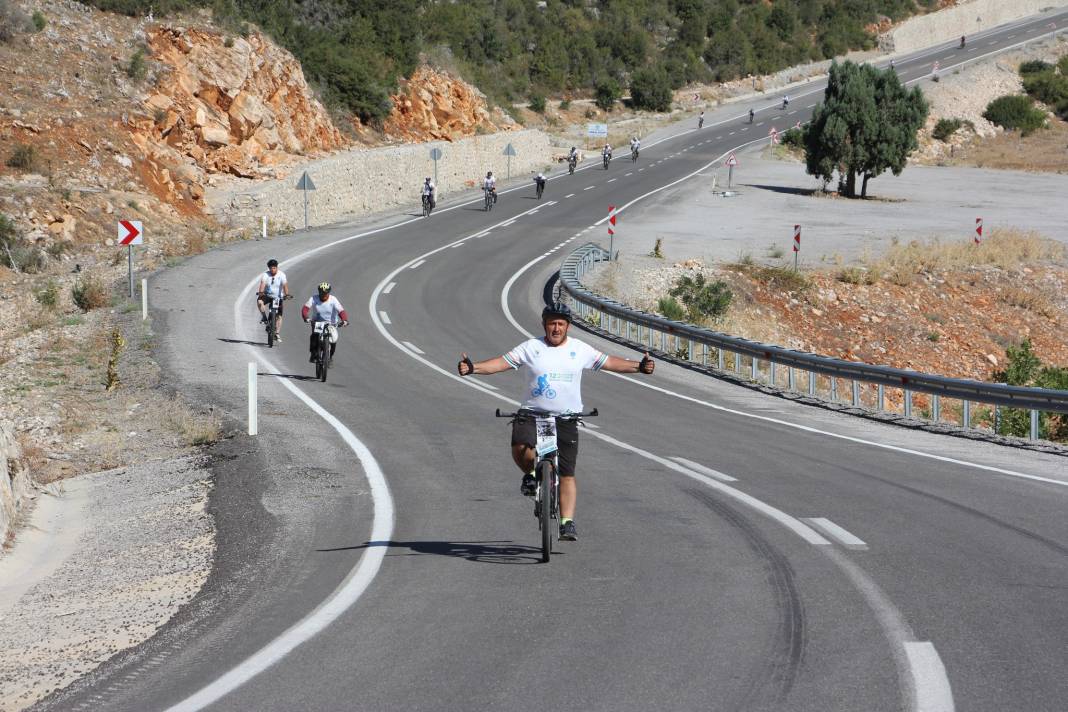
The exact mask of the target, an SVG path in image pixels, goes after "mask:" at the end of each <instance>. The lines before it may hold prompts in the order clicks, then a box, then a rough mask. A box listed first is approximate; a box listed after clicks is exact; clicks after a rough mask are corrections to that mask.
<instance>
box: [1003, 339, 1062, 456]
mask: <svg viewBox="0 0 1068 712" xmlns="http://www.w3.org/2000/svg"><path fill="white" fill-rule="evenodd" d="M1005 356H1006V358H1007V361H1008V363H1007V364H1006V366H1005V369H1004V370H1002V371H996V372H995V373H994V374H993V377H994V380H995V381H997V382H998V383H1007V384H1009V385H1012V386H1031V387H1035V388H1049V389H1053V390H1068V368H1064V367H1058V366H1046V365H1044V364H1043V363H1042V360H1041V359H1039V357H1038V356H1037V355H1036V354H1035V352H1034V349H1033V348H1032V346H1031V342H1030V340H1025V341H1024V342H1023V343H1021V344H1020V345H1019V346H1009V347H1008V348H1006V349H1005ZM1038 431H1039V437H1044V438H1046V439H1049V440H1058V441H1064V440H1068V418H1065V417H1064V416H1059V415H1052V416H1051V414H1049V413H1040V414H1039V417H1038ZM1030 432H1031V413H1030V411H1027V410H1020V409H1016V408H1005V409H1003V410H1002V411H1001V422H1000V424H999V426H998V433H999V434H1001V435H1015V436H1017V437H1026V436H1027V435H1028V434H1029V433H1030Z"/></svg>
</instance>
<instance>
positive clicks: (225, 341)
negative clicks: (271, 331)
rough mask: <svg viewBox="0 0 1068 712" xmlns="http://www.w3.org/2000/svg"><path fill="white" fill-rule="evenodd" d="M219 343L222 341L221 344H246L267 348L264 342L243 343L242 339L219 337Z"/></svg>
mask: <svg viewBox="0 0 1068 712" xmlns="http://www.w3.org/2000/svg"><path fill="white" fill-rule="evenodd" d="M219 341H222V342H224V343H227V344H248V345H249V346H263V347H266V346H267V342H265V341H243V340H242V339H224V338H222V337H221V336H220V337H219Z"/></svg>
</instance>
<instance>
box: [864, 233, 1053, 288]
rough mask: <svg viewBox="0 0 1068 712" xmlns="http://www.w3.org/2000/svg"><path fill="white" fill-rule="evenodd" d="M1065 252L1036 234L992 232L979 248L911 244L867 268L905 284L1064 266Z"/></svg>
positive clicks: (962, 243)
mask: <svg viewBox="0 0 1068 712" xmlns="http://www.w3.org/2000/svg"><path fill="white" fill-rule="evenodd" d="M1066 261H1068V251H1066V249H1065V246H1064V245H1062V244H1061V243H1059V242H1055V241H1053V240H1050V239H1049V238H1046V237H1042V236H1041V235H1039V234H1038V233H1036V232H1027V231H1024V230H1015V229H994V230H991V231H990V235H989V236H988V237H987V238H986V239H984V240H983V242H982V243H981V244H979V245H976V244H975V243H973V242H972V241H971V240H960V241H955V242H940V241H938V240H932V241H928V242H919V241H916V240H914V241H912V242H910V243H908V244H907V245H894V246H892V247H891V248H890V249H888V250H887V251H886V252H885V253H884V254H883V255H882V256H881V257H879V258H877V259H876V260H874V261H873V262H872V263H871V265H870V268H871V270H872V271H874V272H875V273H877V274H885V275H887V278H888V279H889V280H890V281H891V282H894V283H895V284H902V285H904V284H909V283H910V282H911V281H912V276H913V275H917V274H923V273H927V272H935V271H938V270H949V269H968V268H971V267H982V266H990V267H999V268H1001V269H1014V268H1016V267H1021V266H1023V265H1028V264H1039V263H1049V262H1052V263H1056V264H1065V263H1066Z"/></svg>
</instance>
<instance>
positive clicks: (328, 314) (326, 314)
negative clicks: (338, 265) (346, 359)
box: [300, 282, 349, 363]
mask: <svg viewBox="0 0 1068 712" xmlns="http://www.w3.org/2000/svg"><path fill="white" fill-rule="evenodd" d="M330 290H331V287H330V283H329V282H322V283H321V284H319V289H318V291H317V293H316V294H314V295H312V298H311V299H309V300H308V301H306V302H304V306H303V307H302V308H301V310H300V316H301V318H302V319H304V323H305V324H307V323H308V322H309V321H310V322H311V324H312V326H313V329H312V333H311V340H310V341H309V342H308V349H309V350H310V351H311V358H309V359H308V361H309V362H311V363H315V355H316V353H317V352H318V350H319V338H318V334H316V333H315V329H314V325H315V322H318V321H325V322H326V323H328V324H333V325H334V326H338V325H340V326H347V325H348V323H349V315H348V314H347V313H346V312H345V307H343V306H341V302H339V301H338V299H337V297H335V296H333V295H332V294H330ZM309 317H311V318H310V319H309ZM336 350H337V341H335V342H334V343H332V344H330V357H331V358H333V356H334V351H336Z"/></svg>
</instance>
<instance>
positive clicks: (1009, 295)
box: [998, 287, 1057, 319]
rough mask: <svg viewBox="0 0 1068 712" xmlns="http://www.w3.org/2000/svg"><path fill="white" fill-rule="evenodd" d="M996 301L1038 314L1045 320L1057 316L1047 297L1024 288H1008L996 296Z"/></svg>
mask: <svg viewBox="0 0 1068 712" xmlns="http://www.w3.org/2000/svg"><path fill="white" fill-rule="evenodd" d="M998 301H1000V302H1002V303H1003V304H1008V305H1010V306H1014V307H1019V308H1020V309H1026V310H1027V311H1030V312H1034V313H1035V314H1040V315H1041V316H1044V317H1046V318H1047V319H1053V318H1055V317H1056V316H1057V309H1056V307H1055V306H1054V305H1053V302H1052V301H1051V300H1050V298H1049V297H1048V296H1047V295H1045V294H1043V293H1042V292H1038V291H1034V290H1030V289H1026V288H1024V287H1008V288H1006V289H1004V290H1002V292H1001V293H1000V294H998Z"/></svg>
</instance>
